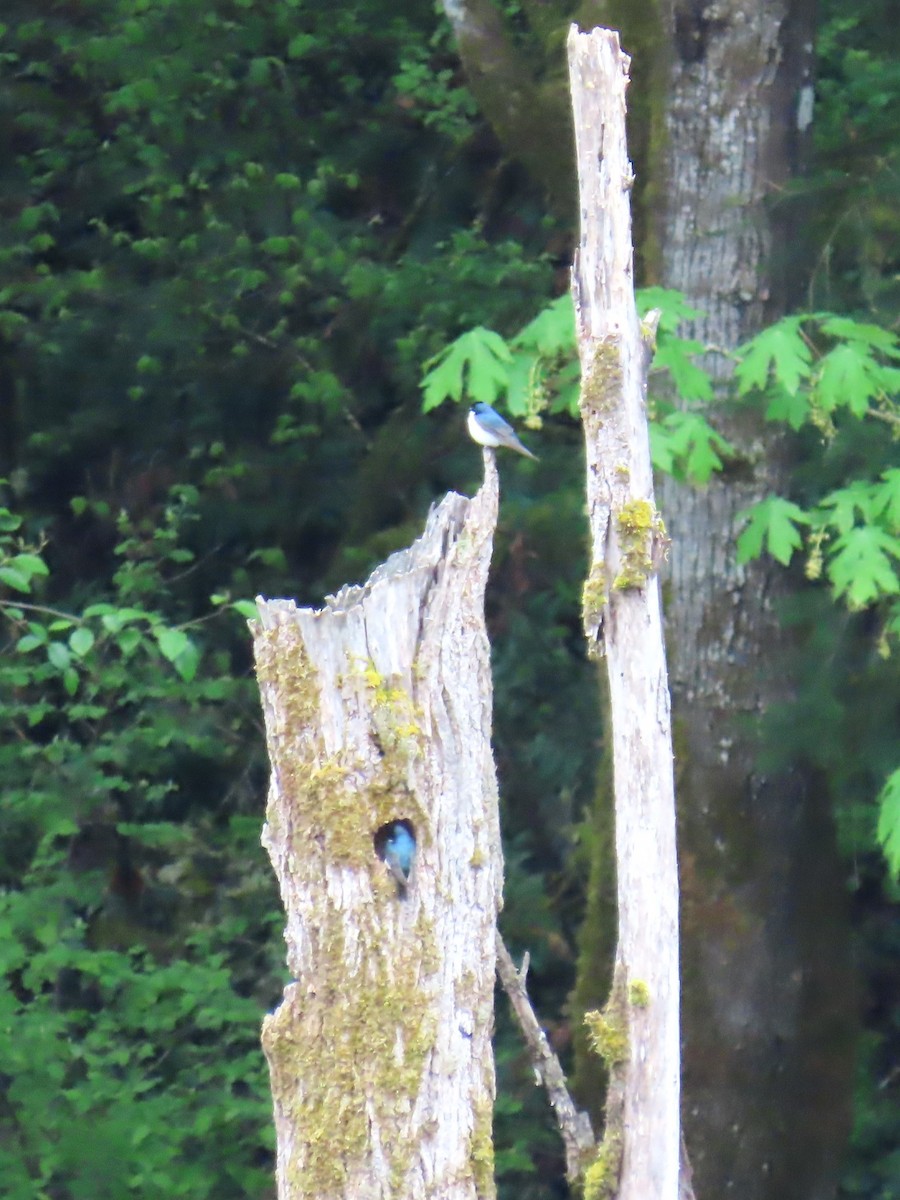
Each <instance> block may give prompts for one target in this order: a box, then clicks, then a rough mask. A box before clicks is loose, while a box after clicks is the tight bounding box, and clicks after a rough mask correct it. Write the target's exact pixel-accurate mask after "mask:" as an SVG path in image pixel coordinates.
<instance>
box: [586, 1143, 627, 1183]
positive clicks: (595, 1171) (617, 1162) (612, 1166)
mask: <svg viewBox="0 0 900 1200" xmlns="http://www.w3.org/2000/svg"><path fill="white" fill-rule="evenodd" d="M621 1171H622V1134H621V1133H620V1132H619V1131H618V1130H616V1131H615V1132H610V1133H608V1134H606V1135H604V1138H603V1141H602V1142H601V1143H600V1146H599V1148H598V1150H597V1157H596V1158H595V1159H594V1161H593V1162H592V1163H591V1165H590V1166H589V1167H588V1168H587V1170H586V1171H585V1173H584V1200H608V1197H611V1196H614V1195H615V1193H616V1189H617V1188H618V1186H619V1175H620V1174H621Z"/></svg>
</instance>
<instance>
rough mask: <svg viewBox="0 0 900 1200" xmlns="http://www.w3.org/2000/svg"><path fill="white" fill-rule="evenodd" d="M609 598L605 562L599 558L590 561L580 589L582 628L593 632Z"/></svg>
mask: <svg viewBox="0 0 900 1200" xmlns="http://www.w3.org/2000/svg"><path fill="white" fill-rule="evenodd" d="M608 600H609V592H608V590H607V579H606V563H605V562H603V560H602V559H600V560H599V561H597V562H593V563H591V569H590V572H589V573H588V577H587V579H586V580H585V581H584V587H583V588H582V590H581V619H582V621H583V623H584V628H585V630H586V631H588V632H589V633H591V634H592V633H593V632H594V631H595V630H596V629H597V627H598V626H599V624H600V622H601V621H602V619H603V610H604V608H606V605H607V602H608Z"/></svg>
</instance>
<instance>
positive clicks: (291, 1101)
mask: <svg viewBox="0 0 900 1200" xmlns="http://www.w3.org/2000/svg"><path fill="white" fill-rule="evenodd" d="M377 920H378V918H377V916H375V915H374V914H373V915H372V916H371V917H370V921H371V924H370V926H369V927H368V928H365V929H362V930H360V940H361V941H362V942H363V944H365V945H366V947H367V953H366V956H365V959H364V961H363V963H362V964H361V966H360V968H359V970H358V971H357V972H356V973H355V974H353V975H350V974H348V966H347V958H346V955H345V945H344V938H345V929H344V919H343V916H342V914H340V913H338V912H337V911H336V910H334V909H332V910H330V911H329V912H326V913H323V919H322V921H321V923H320V924H319V926H318V928H317V929H316V931H315V937H314V941H315V952H316V953H315V957H316V969H315V980H314V983H313V984H312V985H311V986H310V987H309V988H304V990H303V992H302V994H299V995H298V994H297V993H294V994H295V995H297V1000H296V1001H295V1002H294V1003H293V1004H291V1003H290V1002H289V1003H287V1004H286V1005H285V1006H284V1008H285V1009H286V1010H287V1011H286V1012H285V1011H284V1010H279V1012H278V1013H277V1014H276V1015H275V1017H274V1018H268V1019H267V1022H266V1025H265V1027H264V1031H263V1044H264V1046H265V1049H266V1054H267V1057H268V1059H269V1063H270V1067H271V1072H272V1092H273V1097H274V1099H275V1103H276V1105H277V1106H278V1107H279V1108H280V1109H281V1110H282V1111H284V1112H285V1113H286V1114H287V1115H288V1116H289V1119H290V1121H291V1124H292V1125H293V1127H294V1128H295V1129H296V1130H297V1131H298V1132H299V1134H300V1139H299V1141H298V1143H297V1144H296V1147H295V1152H294V1155H293V1158H292V1159H291V1161H290V1162H289V1163H288V1176H289V1180H290V1184H291V1188H292V1193H291V1194H292V1195H295V1196H297V1197H304V1198H308V1200H313V1198H314V1197H315V1198H316V1200H318V1197H321V1196H323V1195H327V1194H330V1193H332V1192H334V1191H337V1190H341V1187H342V1185H343V1183H344V1182H345V1181H346V1177H347V1174H348V1172H350V1171H352V1170H353V1169H354V1168H358V1166H359V1163H360V1160H361V1159H364V1157H365V1155H366V1153H367V1152H368V1148H369V1144H370V1122H371V1120H372V1119H373V1117H374V1120H375V1121H376V1122H377V1125H378V1129H379V1135H380V1140H381V1144H382V1146H383V1147H384V1149H385V1152H386V1153H387V1154H388V1156H389V1159H390V1169H391V1177H392V1179H394V1180H396V1181H397V1186H398V1188H399V1186H400V1183H402V1179H403V1178H404V1176H405V1174H406V1172H407V1171H408V1169H409V1164H410V1161H411V1158H410V1156H411V1153H412V1149H411V1146H410V1145H409V1139H408V1137H403V1136H401V1135H402V1133H403V1132H404V1131H406V1130H408V1128H409V1119H410V1114H411V1113H412V1110H413V1105H414V1102H415V1098H416V1095H417V1094H418V1090H419V1087H420V1086H421V1081H422V1072H423V1069H424V1064H425V1058H426V1055H427V1053H428V1051H429V1049H430V1047H431V1045H432V1043H433V1040H434V1034H435V1029H434V1020H435V1018H434V1015H433V1012H432V1010H431V1008H430V1007H429V1005H427V1004H426V1003H424V1002H423V997H422V995H421V993H420V991H419V989H418V986H417V984H416V983H415V982H414V981H415V980H416V979H417V978H418V977H419V969H418V967H419V957H420V953H421V949H420V945H419V942H418V940H417V939H416V938H412V937H409V936H407V937H405V938H400V939H397V938H394V939H392V940H391V942H390V945H389V946H387V945H384V944H383V943H384V939H383V933H384V931H383V929H379V928H378V927H377Z"/></svg>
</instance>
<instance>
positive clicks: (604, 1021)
mask: <svg viewBox="0 0 900 1200" xmlns="http://www.w3.org/2000/svg"><path fill="white" fill-rule="evenodd" d="M584 1023H585V1025H586V1026H587V1028H588V1037H589V1038H590V1042H591V1047H592V1049H593V1050H595V1051H596V1053H597V1054H599V1055H600V1057H601V1058H602V1059H603V1061H604V1062H605V1063H606V1066H607V1068H611V1067H614V1066H616V1065H617V1064H618V1063H623V1062H626V1061H627V1059H628V1025H627V1024H626V1022H625V1021H624V1020H622V1019H621V1018H620V1017H619V1016H618V1015H611V1014H610V1012H609V1006H608V1005H607V1007H606V1008H604V1009H603V1011H602V1012H600V1011H599V1010H597V1009H594V1011H593V1012H588V1013H585V1014H584Z"/></svg>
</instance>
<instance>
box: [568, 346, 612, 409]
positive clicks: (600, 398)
mask: <svg viewBox="0 0 900 1200" xmlns="http://www.w3.org/2000/svg"><path fill="white" fill-rule="evenodd" d="M621 391H622V355H621V350H620V349H619V346H618V345H617V344H616V342H615V341H613V340H611V339H610V340H606V341H602V342H598V343H597V344H596V346H595V348H594V356H593V359H592V361H591V363H590V365H589V366H588V367H587V368H586V369H585V371H584V373H583V374H582V379H581V395H580V398H579V403H580V405H581V410H582V412H583V413H584V414H585V415H586V416H590V415H602V414H603V413H608V412H610V411H611V410H612V409H613V408H615V406H616V404H617V403H618V401H619V396H620V394H621Z"/></svg>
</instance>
